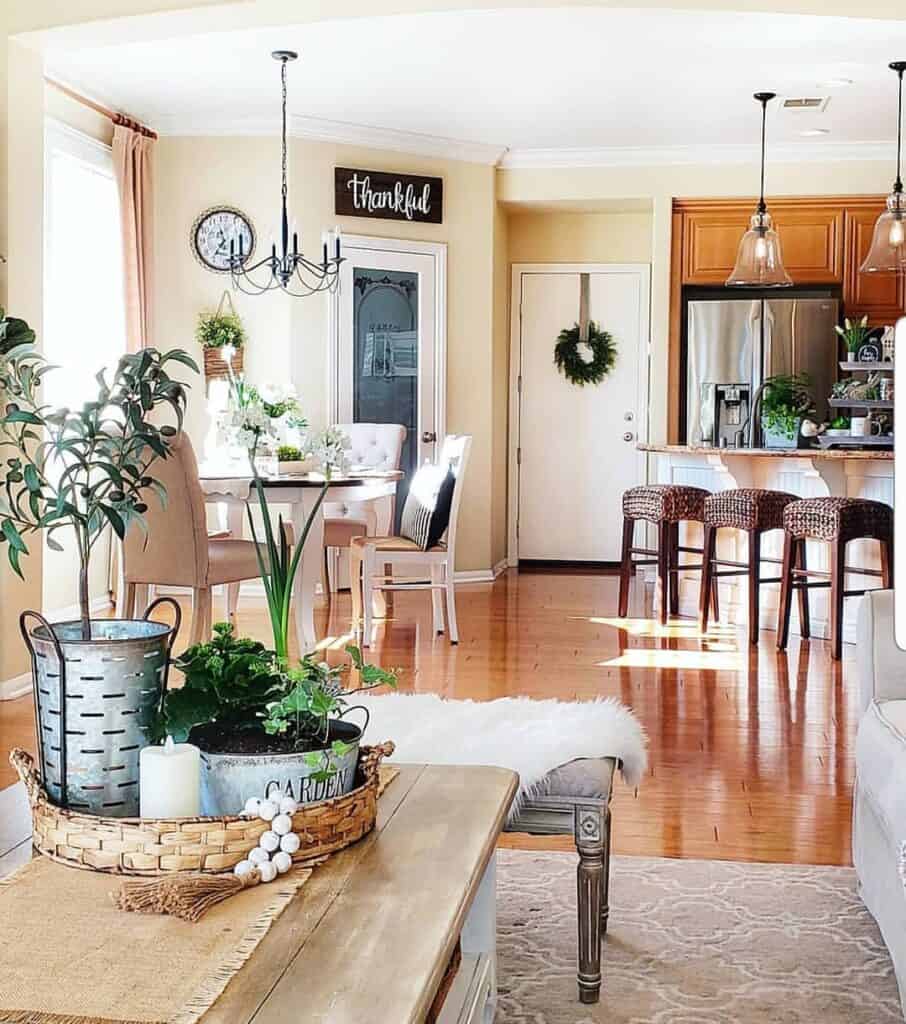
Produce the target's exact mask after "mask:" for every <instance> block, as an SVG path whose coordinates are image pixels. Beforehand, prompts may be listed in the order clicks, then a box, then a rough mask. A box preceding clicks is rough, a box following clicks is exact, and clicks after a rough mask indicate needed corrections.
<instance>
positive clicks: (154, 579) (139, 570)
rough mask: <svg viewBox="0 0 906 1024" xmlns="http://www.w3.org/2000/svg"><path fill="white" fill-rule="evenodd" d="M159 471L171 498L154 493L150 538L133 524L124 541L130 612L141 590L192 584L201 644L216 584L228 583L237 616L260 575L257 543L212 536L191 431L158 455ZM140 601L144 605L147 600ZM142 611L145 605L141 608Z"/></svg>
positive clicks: (193, 639)
mask: <svg viewBox="0 0 906 1024" xmlns="http://www.w3.org/2000/svg"><path fill="white" fill-rule="evenodd" d="M153 473H154V477H155V479H156V480H159V481H160V482H161V483H162V484H163V485H164V488H165V489H166V492H167V497H166V501H165V502H161V500H160V498H159V497H158V496H157V495H156V494H149V496H148V498H147V504H148V510H147V512H146V513H145V520H146V522H147V525H148V535H147V538H146V537H145V535H144V534H143V532H142V531H141V530H140V529H138V528H137V527H135V526H133V527H132V529H130V530H129V531H128V532H127V533H126V538H125V540H124V541H123V580H124V582H125V586H126V589H125V595H124V606H123V612H124V617H125V618H127V619H128V618H132V617H133V616H134V615H135V614H136V601H137V599H139V595H140V594H141V595H142V598H143V597H144V595H145V593H146V592H147V589H148V587H149V586H169V587H190V588H191V590H192V631H191V634H190V638H189V642H190V644H196V643H200V642H201V641H202V640H206V639H207V638H208V637H209V636H210V633H211V591H212V588H213V587H215V586H218V585H220V584H225V585H226V588H227V614H228V616H229V617H230V619H232V618H233V616H234V615H235V610H236V609H235V605H236V600H237V598H238V595H239V583H240V582H241V581H242V580H252V579H257V577H258V575H259V567H258V559H257V556H256V554H255V545H254V544H253V543H252V541H250V540H234V539H232V538H231V537H229V535H227V536H226V537H225V536H224V535H223V534H217V535H215V536H214V537H210V536H208V531H207V523H206V510H205V500H204V493H203V491H202V489H201V483H200V482H199V479H198V463H197V461H196V459H195V452H194V451H193V449H192V442H191V441H190V440H189V438H188V436H187V435H186V434H184V433H183V434H179V435H178V436H177V437H176V438H175V439H174V441H173V443H172V445H171V454H170V456H169V458H166V459H158V460H157V461H156V462H155V463H154V469H153ZM139 603H140V604H143V603H144V601H143V599H142V600H141V601H139ZM142 611H144V608H143V607H139V608H138V612H139V613H140V612H142Z"/></svg>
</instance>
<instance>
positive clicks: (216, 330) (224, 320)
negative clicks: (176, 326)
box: [195, 291, 248, 380]
mask: <svg viewBox="0 0 906 1024" xmlns="http://www.w3.org/2000/svg"><path fill="white" fill-rule="evenodd" d="M195 340H196V341H197V342H198V344H199V345H201V349H202V353H203V354H204V375H205V377H206V378H207V379H208V380H213V379H215V378H218V377H229V376H230V372H231V370H235V371H236V372H237V373H239V372H241V371H242V363H243V351H244V349H245V343H246V341H247V340H248V339H247V337H246V333H245V327H244V326H243V323H242V320H241V319H240V317H239V314H238V313H237V312H236V310H235V309H234V307H233V300H232V299H231V298H230V293H229V292H227V291H225V292H224V293H223V296H222V297H221V299H220V303H219V305H218V306H217V309H215V310H213V311H212V310H205V311H204V312H202V313H199V314H198V322H197V324H196V326H195Z"/></svg>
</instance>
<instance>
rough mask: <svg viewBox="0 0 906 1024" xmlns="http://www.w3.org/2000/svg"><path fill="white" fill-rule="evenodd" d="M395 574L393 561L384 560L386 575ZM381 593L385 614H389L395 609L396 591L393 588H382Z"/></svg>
mask: <svg viewBox="0 0 906 1024" xmlns="http://www.w3.org/2000/svg"><path fill="white" fill-rule="evenodd" d="M392 575H393V562H384V576H385V577H390V576H392ZM381 595H382V597H383V598H384V615H385V616H386V615H389V614H390V613H391V612H392V611H393V599H394V593H393V591H392V590H382V591H381Z"/></svg>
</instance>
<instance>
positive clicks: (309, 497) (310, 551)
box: [292, 487, 324, 654]
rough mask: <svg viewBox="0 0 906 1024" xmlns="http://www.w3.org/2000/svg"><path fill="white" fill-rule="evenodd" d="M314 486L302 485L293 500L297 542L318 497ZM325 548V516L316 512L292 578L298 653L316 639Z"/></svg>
mask: <svg viewBox="0 0 906 1024" xmlns="http://www.w3.org/2000/svg"><path fill="white" fill-rule="evenodd" d="M319 493H320V492H319V491H318V490H317V489H316V488H314V487H307V488H303V490H302V499H301V501H294V502H293V504H292V519H293V532H294V533H295V535H296V543H297V544H298V543H299V542H300V541H301V539H302V534H303V532H304V530H305V524H306V522H307V521H308V517H309V516H310V515H311V512H312V509H313V508H314V506H315V503H316V502H317V500H318V495H319ZM323 551H324V517H323V516H322V515H321V514H320V513H319V514H318V515H316V516H315V517H314V519H313V521H312V524H311V529H310V530H309V533H308V539H307V540H306V542H305V550H304V552H303V553H302V558H301V563H300V565H299V571H298V572H297V573H296V578H295V580H294V581H293V620H294V621H295V624H296V642H297V643H298V645H299V653H300V654H305V653H307V652H308V651H310V650H311V649H312V648H313V647H314V646H315V644H316V643H317V640H318V638H317V636H316V634H315V616H314V606H315V590H316V588H317V585H318V583H319V582H320V580H321V559H322V557H323Z"/></svg>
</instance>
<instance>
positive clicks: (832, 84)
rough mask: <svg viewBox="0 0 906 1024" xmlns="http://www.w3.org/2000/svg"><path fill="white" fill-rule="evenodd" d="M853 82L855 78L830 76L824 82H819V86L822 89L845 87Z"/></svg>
mask: <svg viewBox="0 0 906 1024" xmlns="http://www.w3.org/2000/svg"><path fill="white" fill-rule="evenodd" d="M852 84H853V80H852V79H851V78H828V79H825V81H823V82H818V87H819V88H822V89H845V88H846V86H848V85H852Z"/></svg>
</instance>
